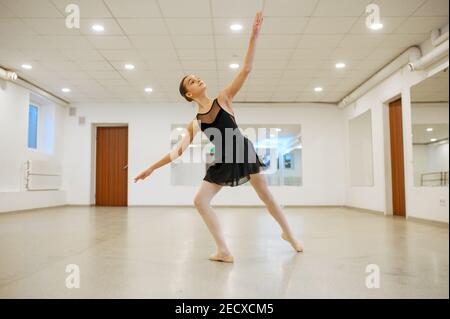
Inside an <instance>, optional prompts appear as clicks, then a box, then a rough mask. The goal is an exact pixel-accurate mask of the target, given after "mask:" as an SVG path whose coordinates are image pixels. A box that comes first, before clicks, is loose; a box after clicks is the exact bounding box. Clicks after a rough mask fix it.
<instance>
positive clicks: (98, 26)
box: [92, 24, 105, 32]
mask: <svg viewBox="0 0 450 319" xmlns="http://www.w3.org/2000/svg"><path fill="white" fill-rule="evenodd" d="M92 30H94V31H95V32H103V31H105V27H104V26H102V25H101V24H94V25H93V26H92Z"/></svg>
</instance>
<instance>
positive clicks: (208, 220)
mask: <svg viewBox="0 0 450 319" xmlns="http://www.w3.org/2000/svg"><path fill="white" fill-rule="evenodd" d="M221 188H222V186H221V185H217V184H214V183H210V182H207V181H205V180H204V181H203V182H202V184H201V185H200V188H199V189H198V192H197V194H196V195H195V198H194V205H195V207H196V208H197V210H198V212H199V213H200V215H201V216H202V218H203V220H204V221H205V224H206V226H208V229H209V231H210V232H211V234H212V235H213V237H214V240H215V242H216V245H217V253H216V254H214V255H211V256H210V257H209V259H211V260H214V261H225V262H233V256H231V253H230V250H229V249H228V247H227V244H226V243H225V238H224V236H223V233H222V229H221V227H220V223H219V219H218V218H217V216H216V213H215V212H214V211H213V209H212V207H211V205H210V204H211V199H212V198H213V197H214V195H216V194H217V193H218V192H219V191H220V189H221Z"/></svg>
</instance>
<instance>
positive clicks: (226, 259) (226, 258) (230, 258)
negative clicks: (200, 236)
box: [208, 254, 234, 263]
mask: <svg viewBox="0 0 450 319" xmlns="http://www.w3.org/2000/svg"><path fill="white" fill-rule="evenodd" d="M208 259H209V260H212V261H221V262H225V263H232V262H234V259H233V256H232V255H227V256H222V255H219V254H214V255H211V256H209V258H208Z"/></svg>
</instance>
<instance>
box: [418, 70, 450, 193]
mask: <svg viewBox="0 0 450 319" xmlns="http://www.w3.org/2000/svg"><path fill="white" fill-rule="evenodd" d="M411 123H412V143H413V167H414V186H416V187H436V186H437V187H439V186H440V187H445V186H447V187H448V135H449V134H448V69H446V70H443V71H440V72H438V73H437V74H435V75H433V76H431V77H429V78H427V79H425V80H424V81H422V82H420V83H418V84H417V85H415V86H413V87H412V88H411Z"/></svg>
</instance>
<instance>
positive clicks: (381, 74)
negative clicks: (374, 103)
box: [338, 46, 422, 108]
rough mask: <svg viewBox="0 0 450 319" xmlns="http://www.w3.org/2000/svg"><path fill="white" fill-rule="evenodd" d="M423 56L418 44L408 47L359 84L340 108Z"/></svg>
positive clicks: (343, 100)
mask: <svg viewBox="0 0 450 319" xmlns="http://www.w3.org/2000/svg"><path fill="white" fill-rule="evenodd" d="M421 56H422V52H421V50H420V48H419V47H418V46H412V47H410V48H408V49H406V50H405V51H404V52H403V53H402V54H400V55H399V56H398V57H397V58H395V59H394V60H393V61H391V62H390V63H389V64H387V65H386V66H384V67H383V68H382V69H380V70H379V71H378V72H376V73H375V74H374V75H372V76H371V77H370V78H369V79H368V80H366V81H365V82H363V83H362V84H361V85H359V86H358V87H357V88H356V89H355V90H353V91H352V92H351V93H350V94H349V95H347V96H346V97H344V98H343V99H342V100H341V101H340V102H339V103H338V107H339V108H344V107H345V106H347V105H349V104H350V103H352V102H354V101H355V100H356V99H358V98H359V97H361V96H362V95H363V94H365V93H366V92H368V91H369V90H371V89H372V88H373V87H375V86H376V85H378V84H379V83H381V82H382V81H384V80H385V79H387V78H388V77H389V76H391V75H392V74H394V72H396V71H398V70H399V69H401V68H402V67H404V66H405V65H406V64H408V63H411V62H414V61H417V60H418V59H420V57H421Z"/></svg>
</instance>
